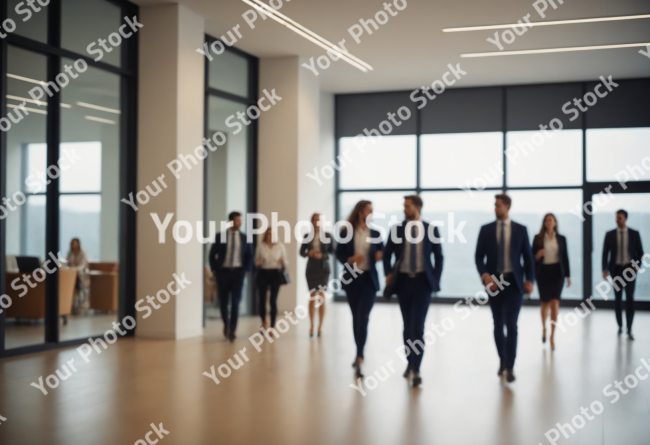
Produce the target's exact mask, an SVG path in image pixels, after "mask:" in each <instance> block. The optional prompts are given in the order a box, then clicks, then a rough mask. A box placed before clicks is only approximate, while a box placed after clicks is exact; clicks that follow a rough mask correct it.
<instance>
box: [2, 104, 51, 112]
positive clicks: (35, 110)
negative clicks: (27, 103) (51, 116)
mask: <svg viewBox="0 0 650 445" xmlns="http://www.w3.org/2000/svg"><path fill="white" fill-rule="evenodd" d="M7 107H9V108H20V107H19V106H18V105H14V104H7ZM25 110H27V111H29V112H30V113H38V114H47V111H44V110H37V109H36V108H29V107H25Z"/></svg>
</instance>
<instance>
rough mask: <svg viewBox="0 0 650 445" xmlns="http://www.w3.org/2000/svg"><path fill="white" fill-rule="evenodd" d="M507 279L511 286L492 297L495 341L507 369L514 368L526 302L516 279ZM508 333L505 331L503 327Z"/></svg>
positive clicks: (491, 305)
mask: <svg viewBox="0 0 650 445" xmlns="http://www.w3.org/2000/svg"><path fill="white" fill-rule="evenodd" d="M506 281H507V282H509V283H510V286H507V287H505V288H504V289H503V290H501V292H499V293H498V294H497V295H495V296H494V297H490V309H492V318H493V320H494V343H496V346H497V352H498V353H499V357H500V358H501V361H502V362H503V363H504V364H505V367H506V368H507V369H513V368H514V366H515V358H516V357H517V320H518V319H519V311H520V310H521V305H522V304H523V302H524V295H523V293H522V292H521V291H520V290H519V288H518V287H517V283H516V282H515V279H514V278H513V277H511V278H510V279H508V277H506ZM504 327H505V329H506V331H507V333H504V331H503V329H504Z"/></svg>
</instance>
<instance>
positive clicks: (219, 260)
mask: <svg viewBox="0 0 650 445" xmlns="http://www.w3.org/2000/svg"><path fill="white" fill-rule="evenodd" d="M225 233H226V232H219V233H217V236H216V237H215V238H214V244H213V245H212V247H211V248H210V269H212V272H213V273H216V272H218V271H220V270H221V268H222V266H223V263H224V262H225V261H226V252H227V249H228V237H226V242H225V243H221V236H222V235H223V234H225ZM239 236H240V241H239V245H240V246H241V262H242V267H243V268H244V270H245V271H247V272H248V271H250V270H252V269H253V256H254V255H253V244H252V243H247V242H246V234H245V233H242V232H239Z"/></svg>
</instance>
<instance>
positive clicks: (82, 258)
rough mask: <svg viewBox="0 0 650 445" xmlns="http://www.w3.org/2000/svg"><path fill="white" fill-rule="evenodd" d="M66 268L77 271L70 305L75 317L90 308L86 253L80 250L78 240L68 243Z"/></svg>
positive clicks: (74, 239)
mask: <svg viewBox="0 0 650 445" xmlns="http://www.w3.org/2000/svg"><path fill="white" fill-rule="evenodd" d="M66 261H67V263H66V266H67V267H69V268H70V269H74V270H76V271H77V282H76V284H75V294H74V299H73V303H72V313H73V314H75V315H77V314H79V313H82V312H84V311H87V310H88V308H89V307H90V301H89V299H88V297H89V296H88V294H87V292H86V291H87V289H88V288H89V287H90V276H89V275H88V258H86V253H85V252H84V251H83V250H81V241H79V238H73V239H72V241H70V251H69V252H68V256H66Z"/></svg>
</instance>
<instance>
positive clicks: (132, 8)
mask: <svg viewBox="0 0 650 445" xmlns="http://www.w3.org/2000/svg"><path fill="white" fill-rule="evenodd" d="M63 1H65V0H51V1H50V3H49V5H48V12H47V13H48V17H47V24H48V25H47V26H48V31H47V43H43V42H40V41H37V40H33V39H30V38H27V37H24V36H21V35H17V34H14V33H7V37H5V38H4V39H2V40H1V42H0V76H1V79H0V96H1V97H0V113H1V115H2V116H5V115H6V113H7V101H6V97H5V96H6V91H7V80H6V79H7V76H6V73H7V53H8V45H13V46H15V47H18V48H21V49H24V50H28V51H32V52H35V53H38V54H41V55H44V56H46V57H47V79H46V80H47V81H48V82H49V81H54V80H55V76H56V75H57V74H59V72H60V71H61V68H60V67H61V60H62V59H63V58H69V59H73V60H76V59H83V60H84V61H85V62H86V63H87V64H88V66H90V67H94V68H98V69H101V70H104V71H108V72H110V73H113V74H116V75H119V76H120V108H121V110H122V113H121V114H120V174H119V190H120V192H119V193H120V196H127V195H128V193H129V192H133V191H135V190H136V189H137V159H138V158H137V125H138V121H137V116H138V101H137V98H138V37H139V36H138V33H133V35H132V36H131V37H130V38H129V39H124V40H123V42H122V44H121V50H122V51H121V61H120V62H121V63H120V66H119V67H118V66H115V65H111V64H108V63H105V62H95V61H94V60H93V58H92V57H89V56H88V55H86V54H80V53H76V52H73V51H70V50H67V49H65V48H62V47H61V27H62V21H61V10H62V2H63ZM105 1H107V2H109V3H112V4H114V5H116V6H118V7H119V8H120V9H121V13H120V16H121V17H129V18H131V17H134V16H138V15H139V7H138V6H137V5H136V4H134V3H131V2H129V1H126V0H105ZM8 7H9V6H8V2H3V4H2V6H0V23H1V22H3V21H4V20H5V19H6V18H7V17H8ZM47 105H48V110H50V112H49V113H48V114H47V121H46V122H47V123H46V143H47V165H53V164H56V162H57V160H58V159H59V154H60V153H59V144H60V124H61V120H60V113H61V109H60V106H59V105H60V92H59V93H55V94H54V95H53V96H52V97H48V100H47ZM6 142H7V140H6V133H5V132H0V197H2V196H6V174H5V169H6V165H7V163H6V159H7V156H6ZM60 194H61V193H60V192H59V179H58V178H57V179H52V182H51V183H50V184H49V185H48V187H47V190H46V192H45V195H46V196H47V204H46V211H45V213H46V222H47V223H46V234H45V238H46V241H45V252H58V251H60V246H59V196H60ZM5 230H6V224H5V220H0V290H2V292H0V293H4V289H5V271H6V264H5V258H6V257H5V251H6V242H5V241H6V233H5ZM119 264H120V267H119V285H118V315H117V316H118V318H119V319H120V320H121V319H123V318H124V317H126V316H131V317H133V318H136V310H135V291H136V213H135V212H134V211H131V209H127V208H126V206H120V215H119ZM58 306H59V304H58V271H57V272H56V273H53V274H49V275H48V276H47V278H46V281H45V338H44V342H43V343H41V344H37V345H31V346H24V347H19V348H13V349H5V313H4V312H3V313H2V314H0V358H2V357H11V356H16V355H22V354H29V353H33V352H39V351H46V350H50V349H56V348H64V347H69V346H74V345H78V344H82V343H85V342H86V341H88V338H87V337H85V338H79V339H74V340H67V341H59V315H58ZM134 334H135V329H132V330H128V331H127V334H126V335H127V336H133V335H134ZM99 337H100V335H94V336H92V337H91V338H99Z"/></svg>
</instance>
